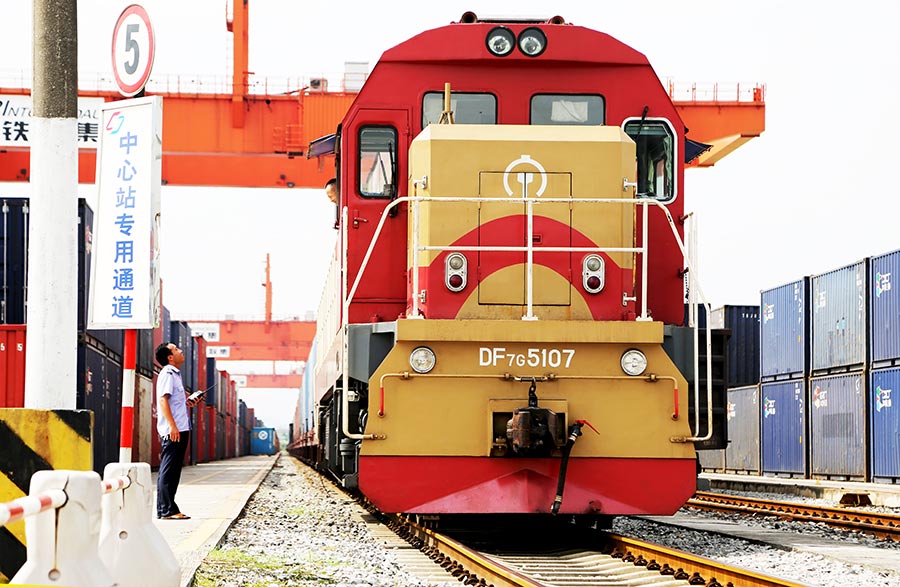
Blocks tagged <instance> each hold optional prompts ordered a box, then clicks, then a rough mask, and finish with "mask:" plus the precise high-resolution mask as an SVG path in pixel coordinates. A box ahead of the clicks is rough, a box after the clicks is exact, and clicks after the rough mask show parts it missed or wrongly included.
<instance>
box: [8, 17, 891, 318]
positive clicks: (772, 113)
mask: <svg viewBox="0 0 900 587" xmlns="http://www.w3.org/2000/svg"><path fill="white" fill-rule="evenodd" d="M129 3H131V2H123V1H110V0H79V2H78V8H79V41H80V44H79V72H80V75H81V77H82V78H85V77H89V76H96V75H102V76H109V73H110V68H111V66H110V58H109V52H110V49H109V47H110V39H111V35H112V29H113V25H114V24H115V21H116V18H117V16H118V14H119V13H120V12H121V10H122V9H123V8H124V7H125V6H126V5H128V4H129ZM142 4H143V6H144V7H145V8H147V10H148V12H149V13H150V17H151V19H152V21H153V25H154V27H155V29H156V39H157V48H158V52H157V57H156V61H155V64H154V69H153V76H152V78H162V77H164V76H166V75H179V74H181V75H192V74H202V75H205V76H214V75H219V76H222V77H223V78H224V77H225V76H227V75H229V74H230V62H231V61H230V60H231V39H230V37H231V35H230V33H228V32H227V31H226V29H225V1H224V0H191V1H190V2H173V1H171V0H144V1H143V2H142ZM547 6H548V3H547V2H546V1H543V2H533V1H520V2H499V1H487V0H482V1H479V2H466V3H460V2H458V1H456V0H449V1H445V2H421V1H416V2H412V1H403V2H365V3H354V5H353V10H352V11H349V10H348V9H347V4H345V3H341V2H303V3H301V2H296V1H294V0H251V2H250V70H251V71H253V72H255V73H256V74H257V75H266V76H273V77H278V78H284V77H289V76H310V75H322V76H325V77H332V78H334V77H336V76H339V75H340V73H341V71H342V70H343V68H344V62H345V61H366V62H369V64H370V67H371V65H373V64H374V62H375V61H376V60H377V59H378V56H379V55H380V54H381V52H383V51H384V50H385V49H388V48H390V47H392V46H393V45H396V44H397V43H399V42H401V41H403V40H405V39H406V38H409V37H410V36H412V35H414V34H416V33H418V32H420V31H422V30H425V29H429V28H434V27H437V26H441V25H444V24H447V23H449V22H450V21H454V20H457V19H458V18H459V16H460V15H461V14H462V13H463V12H465V11H466V10H473V11H475V12H476V13H478V14H479V15H481V16H484V15H518V16H522V15H528V16H552V15H553V14H559V15H561V16H563V17H564V18H565V19H566V20H567V21H568V22H571V23H574V24H578V25H583V26H587V27H590V28H594V29H597V30H600V31H603V32H606V33H609V34H611V35H613V36H614V37H616V38H618V39H620V40H622V41H624V42H626V43H628V44H630V45H632V46H633V47H635V48H636V49H637V50H639V51H641V52H642V53H644V54H645V55H647V57H648V58H649V60H650V62H651V64H653V66H654V69H655V70H656V72H657V74H658V75H659V76H660V77H662V78H664V79H665V78H667V77H672V78H674V80H675V81H676V82H685V83H689V82H701V83H707V82H719V83H720V84H726V85H727V84H735V83H737V82H741V83H752V82H763V83H765V84H767V94H766V98H767V99H766V127H767V129H766V131H765V133H764V134H763V136H762V137H760V138H758V139H754V140H753V141H751V142H750V143H749V144H747V145H745V146H744V147H741V148H740V149H739V150H737V151H736V152H734V153H733V154H731V155H729V156H728V157H727V158H726V159H724V160H723V161H722V162H720V163H718V164H717V165H716V166H715V167H714V168H712V169H702V170H689V171H688V172H687V174H686V175H687V177H686V181H685V183H686V207H687V209H688V210H690V211H694V212H695V213H696V214H697V216H698V218H699V221H700V226H701V233H700V237H699V245H700V249H701V266H700V276H701V279H702V286H703V289H704V290H705V292H706V293H707V296H708V297H709V298H710V301H711V302H712V303H713V305H714V306H716V305H722V304H758V303H759V292H760V290H761V289H766V288H770V287H773V286H776V285H780V284H782V283H786V282H788V281H793V280H795V279H797V278H799V277H800V276H802V275H809V274H815V273H821V272H825V271H828V270H830V269H833V268H837V267H839V266H841V265H845V264H848V263H852V262H855V261H857V260H859V259H861V258H863V257H865V256H870V255H876V254H880V253H884V252H887V251H890V250H895V249H898V248H900V230H898V229H897V224H898V222H900V197H898V196H900V189H898V186H897V185H895V183H894V181H895V180H896V178H897V167H896V165H897V163H896V161H897V157H895V154H894V153H893V151H892V150H891V147H890V145H893V144H895V142H896V137H898V136H900V118H898V116H897V110H898V108H897V107H898V102H900V91H898V90H900V83H898V71H900V35H898V34H897V32H896V30H895V29H896V26H897V25H896V23H897V22H898V21H900V19H898V17H900V3H897V2H888V1H884V2H874V1H871V0H860V1H857V2H853V3H840V4H838V3H811V2H776V1H774V0H761V1H758V2H754V3H734V2H711V1H709V2H703V1H691V2H678V1H652V2H651V1H635V0H632V1H629V2H618V3H610V2H602V3H588V2H583V1H580V2H572V3H565V2H558V3H556V4H554V5H553V6H554V9H553V11H552V12H553V14H551V12H550V11H548V9H547V8H546V7H547ZM2 14H3V22H4V27H3V34H2V35H0V86H8V85H10V84H9V82H8V80H9V79H10V77H11V76H13V75H15V73H16V72H18V71H21V70H25V69H27V68H29V67H30V60H31V38H32V34H31V31H32V25H31V10H30V3H29V2H24V1H22V0H17V1H15V2H3V8H2ZM870 182H871V185H870ZM91 189H92V186H81V188H80V190H81V193H82V195H84V196H86V197H89V198H93V197H94V196H93V194H92V192H91ZM0 195H4V196H14V195H27V186H22V185H14V184H0ZM162 206H163V234H162V247H163V250H162V258H163V261H162V262H163V266H162V276H163V279H164V283H165V294H164V295H165V300H166V305H167V306H168V307H169V308H170V310H171V311H172V312H173V314H175V315H176V316H179V315H181V316H186V315H191V316H195V315H199V314H212V315H220V316H221V315H224V314H231V315H235V316H245V315H253V314H255V315H260V314H261V313H262V312H263V307H264V293H263V288H262V287H261V286H260V284H261V283H262V277H263V264H264V260H265V254H266V252H271V253H272V263H273V269H272V281H273V282H274V310H275V313H276V314H281V315H301V316H302V315H303V314H304V313H306V312H308V311H313V310H315V309H316V306H317V303H318V299H319V294H320V292H321V285H320V284H321V282H322V280H323V279H324V273H325V270H326V254H325V252H326V251H328V250H330V249H331V246H332V243H333V239H334V237H335V234H334V231H333V230H331V229H330V221H329V218H330V214H331V210H330V208H329V205H328V203H327V201H326V200H325V198H324V196H323V195H322V192H321V190H299V189H294V190H268V189H265V190H264V189H255V190H238V189H231V188H179V187H164V188H163V196H162Z"/></svg>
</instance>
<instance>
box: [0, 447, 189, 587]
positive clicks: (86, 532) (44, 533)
mask: <svg viewBox="0 0 900 587" xmlns="http://www.w3.org/2000/svg"><path fill="white" fill-rule="evenodd" d="M104 476H105V480H103V481H100V476H99V475H97V473H95V472H93V471H87V472H86V471H38V472H36V473H35V474H34V475H33V476H32V478H31V486H30V493H29V495H28V496H26V497H21V498H19V499H16V500H13V501H11V502H9V503H0V527H3V526H5V525H7V524H12V523H15V522H16V521H19V520H22V519H23V518H24V520H25V535H26V541H27V544H28V546H27V560H26V561H25V563H24V565H22V567H21V569H19V571H18V573H16V574H15V576H14V577H13V578H12V581H11V583H12V584H32V585H38V584H39V585H48V584H55V585H68V586H71V587H82V586H84V587H107V586H109V587H112V586H116V587H129V586H138V585H141V586H143V585H154V586H158V587H177V586H178V585H179V584H180V581H181V568H180V565H179V563H178V560H177V559H176V558H175V556H174V554H173V553H172V550H171V549H170V548H169V545H168V543H166V541H165V539H164V538H163V536H162V534H160V532H159V530H157V528H156V526H154V525H153V518H152V509H153V508H152V501H153V485H152V481H151V476H150V465H148V464H147V463H110V464H108V465H107V466H106V468H105V470H104Z"/></svg>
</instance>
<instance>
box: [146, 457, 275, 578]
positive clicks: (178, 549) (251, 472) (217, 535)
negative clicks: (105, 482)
mask: <svg viewBox="0 0 900 587" xmlns="http://www.w3.org/2000/svg"><path fill="white" fill-rule="evenodd" d="M276 460H277V455H276V456H248V457H240V458H236V459H228V460H225V461H216V462H214V463H203V464H200V465H195V466H192V467H185V468H184V470H183V471H182V473H181V483H180V484H179V486H178V493H177V494H176V495H175V501H176V502H177V503H178V507H179V508H181V511H182V513H184V514H185V515H188V516H190V517H191V519H190V520H154V523H155V525H156V527H157V528H159V530H160V532H162V535H163V537H164V538H165V539H166V542H168V543H169V546H171V547H172V551H173V552H174V553H175V558H177V559H178V561H179V562H180V563H181V586H182V587H187V586H188V585H190V584H191V583H192V582H193V581H194V575H195V574H196V572H197V569H198V568H199V567H200V563H202V562H203V559H205V558H206V556H207V555H208V554H209V553H210V551H212V550H213V549H214V548H215V547H216V546H218V545H219V543H220V542H221V541H222V539H223V538H224V536H225V533H226V532H227V531H228V529H229V528H231V525H232V524H233V523H234V521H235V520H236V519H237V518H238V516H239V515H240V514H241V512H242V511H243V510H244V506H245V505H246V504H247V501H248V500H249V499H250V496H252V495H253V493H254V492H255V491H256V490H257V488H258V487H259V485H260V483H262V480H263V479H265V477H266V475H267V474H268V473H269V471H270V470H271V469H272V467H273V466H274V465H275V463H276ZM156 477H157V473H156V472H154V473H153V484H154V487H155V486H156ZM153 503H154V507H155V504H156V491H155V490H154V492H153Z"/></svg>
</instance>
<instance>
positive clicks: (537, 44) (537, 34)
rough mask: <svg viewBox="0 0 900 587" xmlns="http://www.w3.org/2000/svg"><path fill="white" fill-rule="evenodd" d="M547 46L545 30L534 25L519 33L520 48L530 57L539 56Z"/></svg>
mask: <svg viewBox="0 0 900 587" xmlns="http://www.w3.org/2000/svg"><path fill="white" fill-rule="evenodd" d="M546 48H547V36H546V35H545V34H544V31H542V30H541V29H537V28H534V27H531V28H527V29H525V30H524V31H522V32H521V33H519V50H521V51H522V53H524V54H525V55H528V56H529V57H537V56H538V55H540V54H541V53H543V52H544V49H546Z"/></svg>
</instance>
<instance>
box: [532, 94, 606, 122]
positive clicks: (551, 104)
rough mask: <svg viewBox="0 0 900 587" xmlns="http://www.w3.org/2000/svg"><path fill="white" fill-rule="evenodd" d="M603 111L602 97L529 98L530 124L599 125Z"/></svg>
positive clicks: (546, 96)
mask: <svg viewBox="0 0 900 587" xmlns="http://www.w3.org/2000/svg"><path fill="white" fill-rule="evenodd" d="M605 110H606V108H605V104H604V102H603V96H589V95H566V94H541V95H537V96H532V97H531V124H557V125H599V124H603V123H604V121H605V119H606V116H605V114H606V112H605Z"/></svg>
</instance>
